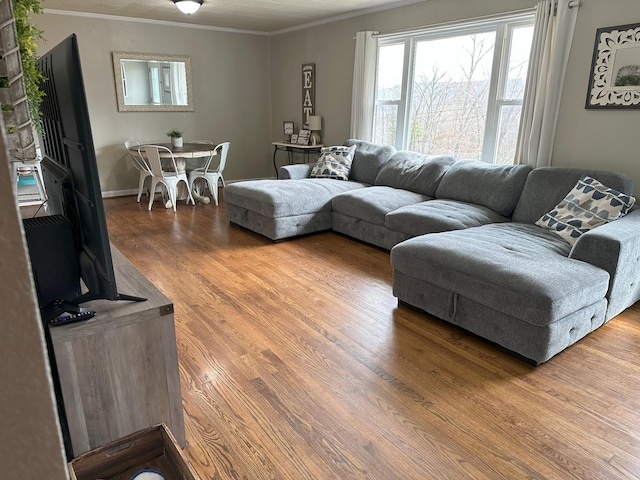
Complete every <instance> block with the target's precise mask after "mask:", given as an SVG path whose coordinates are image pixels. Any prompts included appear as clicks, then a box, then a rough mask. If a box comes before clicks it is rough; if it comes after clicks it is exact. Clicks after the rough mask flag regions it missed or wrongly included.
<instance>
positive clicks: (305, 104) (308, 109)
mask: <svg viewBox="0 0 640 480" xmlns="http://www.w3.org/2000/svg"><path fill="white" fill-rule="evenodd" d="M315 109H316V64H315V63H305V64H303V65H302V124H303V126H306V125H308V124H309V116H311V115H313V114H314V113H315Z"/></svg>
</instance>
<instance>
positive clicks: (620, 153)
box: [553, 0, 640, 197]
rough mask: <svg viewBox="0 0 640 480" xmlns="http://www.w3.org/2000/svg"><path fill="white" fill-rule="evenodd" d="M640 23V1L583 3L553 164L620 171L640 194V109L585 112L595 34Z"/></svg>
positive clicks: (636, 193) (564, 94)
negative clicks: (611, 28) (607, 29)
mask: <svg viewBox="0 0 640 480" xmlns="http://www.w3.org/2000/svg"><path fill="white" fill-rule="evenodd" d="M630 23H640V2H638V0H609V1H607V2H600V1H596V0H582V6H581V7H580V13H579V16H578V23H577V25H576V31H575V34H574V37H573V46H572V48H571V56H570V57H569V65H568V67H567V76H566V77H565V82H564V89H563V91H562V102H561V103H560V117H559V119H558V127H557V129H556V140H555V144H554V152H553V164H554V165H561V166H568V167H583V166H585V167H589V168H603V169H607V170H617V171H619V172H622V173H626V174H627V175H629V176H630V177H631V178H633V181H634V184H635V196H636V197H638V196H639V194H640V131H639V126H640V110H587V109H585V108H584V104H585V99H586V95H587V87H588V84H589V72H590V70H591V58H592V55H593V44H594V41H595V34H596V29H598V28H602V27H611V26H615V25H627V24H630Z"/></svg>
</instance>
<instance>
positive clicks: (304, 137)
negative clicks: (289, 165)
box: [291, 130, 311, 145]
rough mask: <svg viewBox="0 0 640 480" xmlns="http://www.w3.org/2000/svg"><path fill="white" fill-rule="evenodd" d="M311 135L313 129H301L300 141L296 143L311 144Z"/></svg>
mask: <svg viewBox="0 0 640 480" xmlns="http://www.w3.org/2000/svg"><path fill="white" fill-rule="evenodd" d="M309 137H311V130H300V132H298V141H297V142H296V143H297V144H298V145H309ZM291 143H293V142H291Z"/></svg>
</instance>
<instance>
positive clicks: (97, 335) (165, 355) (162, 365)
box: [49, 245, 186, 456]
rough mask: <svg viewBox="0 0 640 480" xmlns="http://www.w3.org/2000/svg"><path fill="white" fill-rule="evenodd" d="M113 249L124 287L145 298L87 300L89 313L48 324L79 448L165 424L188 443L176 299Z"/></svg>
mask: <svg viewBox="0 0 640 480" xmlns="http://www.w3.org/2000/svg"><path fill="white" fill-rule="evenodd" d="M111 252H112V256H113V265H114V269H115V273H116V281H117V286H118V291H119V292H121V293H123V294H129V295H135V296H140V297H144V298H147V301H145V302H130V301H117V302H111V301H108V300H96V301H92V302H87V303H85V304H83V305H82V306H83V307H84V308H86V309H88V310H95V311H96V312H97V315H96V316H95V317H94V318H92V319H91V320H87V321H84V322H78V323H72V324H68V325H61V326H57V327H49V332H50V334H51V342H52V344H53V350H54V354H55V358H56V364H57V369H58V376H59V378H60V385H61V390H62V397H63V399H64V407H65V411H66V418H67V423H68V428H69V436H70V439H71V445H72V447H73V454H74V456H77V455H79V454H81V453H83V452H86V451H88V450H92V449H94V448H96V447H99V446H101V445H104V444H105V443H107V442H110V441H113V440H117V439H119V438H121V437H124V436H125V435H128V434H130V433H133V432H136V431H138V430H141V429H144V428H147V427H149V426H152V425H157V424H159V423H165V424H166V425H167V426H168V427H169V430H170V431H171V433H172V434H173V435H174V437H175V438H176V440H177V441H178V443H179V444H180V446H181V447H183V448H184V447H185V444H186V441H185V432H184V418H183V414H182V396H181V394H180V377H179V372H178V355H177V347H176V334H175V326H174V323H173V303H172V302H171V300H169V299H168V298H167V297H166V296H165V295H164V294H163V293H162V292H160V290H158V289H157V288H156V287H155V286H154V285H153V284H152V283H151V282H150V281H149V280H148V279H147V278H146V277H145V276H144V275H142V274H141V273H140V272H139V271H138V270H137V269H136V268H135V267H134V266H133V265H132V264H131V263H130V262H129V261H128V260H127V259H126V258H125V257H124V256H123V255H122V254H121V253H120V252H119V251H118V250H117V249H116V248H115V247H113V245H112V246H111Z"/></svg>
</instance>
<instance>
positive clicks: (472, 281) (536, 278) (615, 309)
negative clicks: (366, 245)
mask: <svg viewBox="0 0 640 480" xmlns="http://www.w3.org/2000/svg"><path fill="white" fill-rule="evenodd" d="M583 174H586V175H589V176H593V177H594V178H597V179H598V180H600V181H601V182H602V183H604V184H606V185H608V186H610V187H612V188H615V189H616V190H619V191H621V192H625V193H629V194H630V193H631V189H632V185H631V182H630V180H629V179H628V178H627V177H625V176H623V175H620V174H616V173H612V172H594V171H585V170H574V169H560V168H543V169H536V170H533V171H532V172H531V173H530V174H529V175H528V176H527V180H526V183H525V185H524V189H523V191H522V195H521V196H520V200H519V201H518V204H517V206H516V208H515V210H514V212H513V215H512V221H511V222H504V223H494V224H488V225H482V226H477V227H472V228H468V229H464V230H457V231H449V232H443V233H437V234H429V235H424V236H420V237H416V238H413V239H410V240H407V241H406V242H403V243H401V244H399V245H397V246H396V247H394V248H393V249H392V251H391V264H392V266H393V268H394V277H393V291H394V295H395V296H396V297H398V300H399V301H400V302H402V303H406V304H408V305H411V306H414V307H417V308H419V309H421V310H424V311H426V312H428V313H430V314H432V315H435V316H437V317H439V318H441V319H444V320H446V321H448V322H450V323H453V324H455V325H458V326H460V327H462V328H465V329H466V330H469V331H471V332H473V333H475V334H477V335H480V336H481V337H483V338H486V339H488V340H490V341H492V342H495V343H496V344H497V345H499V346H501V347H503V348H505V349H507V350H509V351H511V352H513V353H516V354H517V355H519V356H522V357H524V358H525V359H527V360H529V361H530V362H532V363H534V364H540V363H542V362H545V361H547V360H549V359H550V358H551V357H552V356H554V355H556V354H557V353H559V352H560V351H562V350H564V349H565V348H567V347H568V346H570V345H572V344H573V343H575V342H576V341H577V340H579V339H580V338H582V337H584V336H585V335H587V334H588V333H589V332H591V331H593V330H595V329H596V328H598V327H599V326H601V325H602V324H603V323H604V322H606V321H607V320H609V319H610V318H611V317H612V316H614V315H615V314H617V313H619V312H620V311H621V309H624V308H627V307H628V306H630V305H632V304H633V303H635V301H637V300H638V298H639V297H640V288H639V287H638V281H639V278H638V277H639V276H640V255H639V254H640V236H639V231H638V230H637V227H638V226H639V225H640V223H639V222H640V211H638V212H636V211H634V212H631V213H630V214H628V215H627V216H625V217H623V218H621V219H619V220H616V221H615V222H612V223H610V224H606V225H604V226H602V227H599V228H597V229H595V230H592V231H590V232H587V233H585V234H583V235H582V236H581V237H580V238H579V239H578V240H577V242H576V243H575V245H574V246H573V247H571V245H569V244H568V243H567V242H565V241H564V240H563V239H561V238H560V237H559V236H557V235H556V234H555V233H552V232H549V231H547V230H544V229H542V228H540V227H538V226H537V225H535V222H536V221H537V220H538V218H540V217H541V216H542V215H543V214H544V213H546V212H548V211H549V210H551V209H552V208H553V207H554V206H555V205H557V203H558V202H560V201H561V200H562V198H564V196H565V195H566V194H567V193H568V192H569V191H570V190H571V188H572V187H573V185H574V184H575V183H576V182H577V180H578V179H579V178H580V176H581V175H583ZM634 229H635V232H634ZM622 245H624V247H622ZM620 277H622V279H621V278H620Z"/></svg>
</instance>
